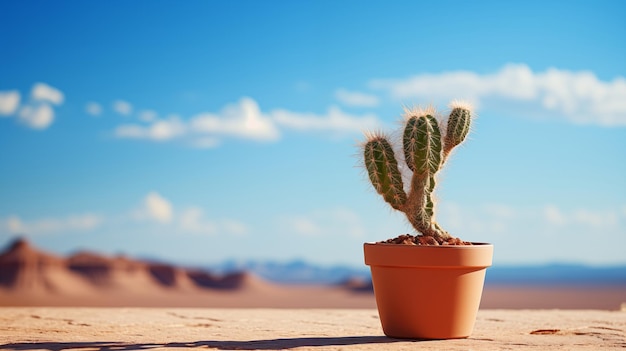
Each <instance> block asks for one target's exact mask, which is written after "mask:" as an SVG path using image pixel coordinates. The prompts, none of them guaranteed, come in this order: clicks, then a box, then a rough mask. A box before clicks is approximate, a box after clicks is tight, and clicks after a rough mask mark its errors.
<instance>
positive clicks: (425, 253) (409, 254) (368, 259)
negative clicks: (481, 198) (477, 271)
mask: <svg viewBox="0 0 626 351" xmlns="http://www.w3.org/2000/svg"><path fill="white" fill-rule="evenodd" d="M472 244H473V245H438V246H431V245H402V244H389V243H364V244H363V251H364V254H365V255H364V256H365V264H366V265H368V266H387V267H422V268H425V267H435V268H462V267H466V268H467V267H475V268H486V267H489V266H491V265H492V259H493V244H489V243H472Z"/></svg>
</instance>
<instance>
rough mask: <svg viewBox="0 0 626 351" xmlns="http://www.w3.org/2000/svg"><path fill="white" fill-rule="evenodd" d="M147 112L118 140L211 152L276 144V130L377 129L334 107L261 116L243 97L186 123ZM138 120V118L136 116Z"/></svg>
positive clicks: (372, 119) (367, 119)
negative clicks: (173, 143)
mask: <svg viewBox="0 0 626 351" xmlns="http://www.w3.org/2000/svg"><path fill="white" fill-rule="evenodd" d="M144 112H149V113H148V114H147V116H148V117H149V118H148V117H147V118H143V120H144V122H146V123H147V124H123V125H120V126H118V127H117V128H116V129H115V130H114V135H115V136H116V137H118V138H128V139H144V140H152V141H170V140H181V141H182V142H183V143H185V144H187V145H189V146H191V147H195V148H214V147H217V146H219V145H220V144H221V142H222V140H223V139H224V138H229V137H230V138H240V139H248V140H256V141H264V142H269V141H276V140H278V139H279V138H280V136H281V131H280V129H279V127H283V128H285V129H293V130H298V131H304V132H325V133H331V134H333V135H334V136H337V135H344V134H350V133H358V132H361V131H363V130H368V129H375V128H377V127H379V126H380V122H379V120H378V118H377V117H376V116H375V115H373V114H365V115H360V116H359V115H351V114H348V113H345V112H343V111H342V110H341V109H340V108H338V107H335V106H333V107H330V108H329V110H328V112H327V113H326V114H322V115H318V114H314V113H299V112H292V111H288V110H284V109H278V110H273V111H271V112H269V113H263V112H262V111H261V109H260V108H259V105H258V104H257V102H256V101H255V100H253V99H251V98H248V97H244V98H241V99H240V100H239V101H238V102H236V103H232V104H228V105H226V106H225V107H224V108H222V109H221V110H220V111H218V112H217V113H213V112H204V113H200V114H198V115H195V116H193V117H191V118H190V119H188V120H184V119H181V118H180V117H178V116H170V117H168V118H167V119H156V118H155V119H152V118H153V116H156V113H152V111H144ZM140 118H141V116H140Z"/></svg>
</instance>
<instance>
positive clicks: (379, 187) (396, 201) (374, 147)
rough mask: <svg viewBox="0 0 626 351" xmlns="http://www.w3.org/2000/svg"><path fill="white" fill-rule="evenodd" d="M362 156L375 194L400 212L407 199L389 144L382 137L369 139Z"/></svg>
mask: <svg viewBox="0 0 626 351" xmlns="http://www.w3.org/2000/svg"><path fill="white" fill-rule="evenodd" d="M363 156H364V160H365V168H366V169H367V174H368V176H369V178H370V181H371V182H372V185H373V186H374V188H375V189H376V192H378V193H379V194H380V195H382V196H383V198H384V199H385V201H386V202H387V203H388V204H389V205H391V207H393V208H394V209H396V210H402V208H403V207H404V204H405V203H406V199H407V197H406V193H405V192H404V187H403V184H402V175H401V174H400V171H399V169H398V162H397V161H396V158H395V156H394V153H393V148H392V147H391V144H389V142H388V141H387V139H385V138H384V137H382V136H374V137H371V138H369V140H368V141H367V143H366V144H365V146H364V150H363Z"/></svg>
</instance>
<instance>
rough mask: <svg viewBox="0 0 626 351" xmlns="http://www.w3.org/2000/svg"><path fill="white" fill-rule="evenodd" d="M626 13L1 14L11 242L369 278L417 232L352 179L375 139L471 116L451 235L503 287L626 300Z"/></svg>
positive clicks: (3, 180) (1, 138)
mask: <svg viewBox="0 0 626 351" xmlns="http://www.w3.org/2000/svg"><path fill="white" fill-rule="evenodd" d="M624 13H626V5H625V4H624V3H623V2H621V1H551V2H545V1H509V2H501V1H475V2H467V1H437V2H422V1H389V2H387V1H372V2H362V1H340V2H336V1H185V2H175V1H132V2H125V1H113V2H110V1H90V2H84V1H60V2H50V1H0V33H2V35H0V165H1V166H0V168H1V170H2V171H1V172H0V246H2V247H5V248H8V247H10V245H11V243H12V242H13V240H15V238H17V237H23V238H25V239H26V240H27V241H28V242H29V243H30V244H32V245H33V247H36V248H38V249H40V250H43V251H46V252H50V253H54V254H55V255H59V256H67V255H71V254H72V253H75V252H77V251H81V250H89V251H93V252H98V253H100V254H102V255H109V256H115V255H124V256H128V257H134V258H139V259H143V260H149V261H159V262H170V263H174V264H176V265H180V266H185V267H192V266H193V267H206V268H210V269H213V270H215V271H220V272H225V271H233V270H237V269H251V270H254V269H256V273H257V274H260V275H261V276H264V277H265V278H266V279H270V280H277V281H278V280H286V281H300V282H302V281H307V282H309V281H331V280H333V279H339V278H338V277H348V276H350V275H357V276H358V275H360V276H364V277H366V276H367V270H366V267H365V266H364V265H363V257H362V243H363V242H369V241H378V240H384V239H387V238H390V237H394V236H396V235H399V234H402V233H407V232H411V228H410V226H409V225H408V224H407V223H406V222H405V220H404V219H403V218H402V216H401V214H399V213H394V212H392V210H390V209H389V208H388V206H387V204H386V203H384V202H383V201H382V199H381V198H380V197H379V196H378V195H377V194H376V193H375V191H374V190H373V189H372V187H371V185H370V184H369V182H368V181H367V176H366V175H365V174H364V172H363V170H362V168H361V167H360V149H359V143H360V142H361V141H362V139H363V131H366V130H370V131H371V130H375V131H376V130H384V131H393V130H395V129H397V128H398V123H397V122H398V120H399V119H400V117H401V114H402V111H403V107H404V106H408V107H412V106H415V105H421V106H426V105H429V104H430V105H433V106H436V107H437V109H438V110H439V111H441V112H442V115H443V114H445V112H446V110H447V109H448V104H449V103H450V101H451V100H453V99H462V100H466V101H469V102H471V103H472V104H473V105H474V106H475V108H476V111H477V115H478V118H477V119H476V120H475V123H474V130H473V132H472V134H471V136H470V138H469V140H468V142H467V143H466V144H465V145H464V146H463V147H462V148H460V150H458V151H457V152H456V154H455V155H453V157H452V159H451V162H450V163H449V164H448V165H447V166H446V169H444V171H443V173H442V174H441V175H440V178H441V180H440V182H439V187H438V189H437V193H436V195H437V198H438V200H439V204H438V206H439V207H438V219H439V223H440V224H441V225H442V226H443V227H444V228H446V229H447V230H448V231H450V232H451V233H452V234H453V235H455V236H459V237H461V238H462V239H464V240H469V241H480V242H490V243H493V244H494V245H495V257H494V268H493V270H494V271H493V272H494V277H497V276H498V273H497V270H496V269H497V268H498V267H500V268H501V269H503V268H502V267H505V268H507V269H513V268H515V267H523V268H524V269H527V268H529V267H530V268H533V267H535V268H536V269H535V270H534V271H533V272H535V273H537V272H540V273H541V274H543V275H542V276H543V277H544V278H542V279H544V280H546V281H552V280H554V279H557V278H558V277H563V276H565V275H563V274H562V272H563V271H562V270H559V269H560V268H564V269H566V270H567V271H568V272H570V273H567V274H570V276H572V277H579V278H580V277H581V276H583V275H584V274H581V272H588V273H589V272H591V273H589V274H588V276H589V277H593V276H595V277H597V276H598V274H599V273H598V272H600V271H601V272H604V273H602V274H605V273H606V272H609V273H606V276H607V277H609V278H607V281H608V282H609V283H610V284H617V283H619V284H621V285H620V286H624V285H626V278H625V274H626V269H625V268H624V267H626V254H624V252H626V251H625V250H624V248H625V247H626V177H625V174H626V162H625V161H626V157H625V156H626V78H625V76H626V63H625V62H626V60H625V59H624V58H625V57H626V41H625V40H624V38H626V22H625V21H624V20H623V17H624V16H623V15H624ZM255 267H256V268H255ZM272 267H274V268H272ZM277 267H278V268H277ZM289 267H292V268H293V267H295V269H294V270H292V271H291V272H292V273H293V272H296V273H293V274H292V273H288V271H289V270H288V269H287V268H289ZM537 267H539V268H537ZM546 267H548V268H549V269H546ZM338 268H341V269H343V271H341V272H342V273H341V274H339V275H335V276H332V278H329V276H324V275H323V274H322V275H321V276H323V278H319V277H317V276H315V275H313V276H315V277H317V278H315V279H308V278H307V276H306V274H309V276H308V277H310V276H311V274H313V273H311V272H314V271H316V270H317V271H320V270H321V271H323V272H328V271H333V269H338ZM575 268H576V269H578V270H576V269H575ZM279 269H284V270H285V271H282V273H276V272H281V271H279ZM572 269H574V270H573V272H574V273H571V272H572ZM531 270H532V269H531ZM522 271H524V270H522ZM263 272H265V273H263ZM306 272H308V273H306ZM334 272H335V273H336V272H337V271H336V270H335V271H334ZM515 272H520V270H517V271H515ZM524 272H525V271H524ZM546 272H548V273H546ZM550 272H553V273H550ZM509 273H510V272H509V271H506V272H505V274H501V275H500V276H502V277H503V279H504V280H506V281H507V282H509V280H510V279H511V277H513V276H514V275H511V274H509ZM289 274H291V275H289ZM286 277H287V278H288V277H291V278H289V279H287V278H286ZM546 277H547V278H546ZM7 279H8V278H7ZM7 281H8V280H7ZM616 282H617V283H616ZM581 284H582V285H585V284H587V283H585V282H582V283H581ZM625 291H626V290H624V289H623V288H622V290H620V292H619V293H618V294H619V296H623V297H624V299H623V301H626V293H625Z"/></svg>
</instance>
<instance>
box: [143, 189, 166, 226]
mask: <svg viewBox="0 0 626 351" xmlns="http://www.w3.org/2000/svg"><path fill="white" fill-rule="evenodd" d="M138 214H139V216H138V217H139V218H148V219H151V220H154V221H156V222H159V223H170V222H171V221H172V218H173V216H174V211H173V209H172V204H171V203H170V202H169V201H168V200H167V199H166V198H164V197H163V196H161V195H160V194H159V193H157V192H154V191H153V192H150V193H149V194H148V195H146V197H145V198H144V200H143V207H142V208H141V209H140V211H139V213H138Z"/></svg>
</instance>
